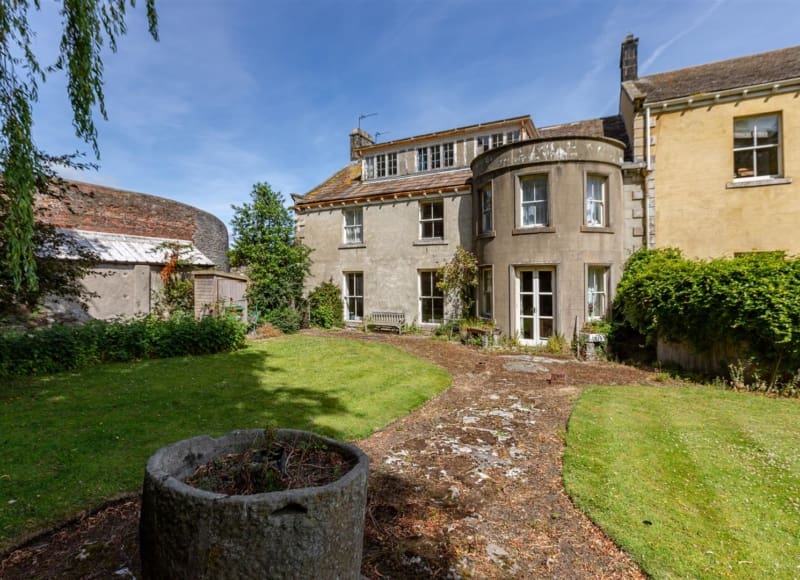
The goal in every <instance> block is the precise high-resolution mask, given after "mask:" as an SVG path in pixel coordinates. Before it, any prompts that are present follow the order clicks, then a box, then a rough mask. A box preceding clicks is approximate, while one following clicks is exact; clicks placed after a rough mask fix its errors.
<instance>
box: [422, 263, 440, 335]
mask: <svg viewBox="0 0 800 580" xmlns="http://www.w3.org/2000/svg"><path fill="white" fill-rule="evenodd" d="M417 280H418V284H419V319H420V321H421V322H422V323H423V324H441V323H442V322H443V321H444V292H442V291H441V290H440V289H439V288H438V287H437V284H438V283H439V272H438V271H437V270H419V271H418V275H417ZM426 301H429V302H430V311H431V314H432V318H430V319H429V320H426V319H425V316H424V313H425V308H424V306H423V304H424V303H425V302H426ZM437 304H438V305H439V312H440V313H441V318H436V317H435V315H436V305H437Z"/></svg>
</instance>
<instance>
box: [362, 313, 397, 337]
mask: <svg viewBox="0 0 800 580" xmlns="http://www.w3.org/2000/svg"><path fill="white" fill-rule="evenodd" d="M405 323H406V315H405V314H403V313H402V312H370V313H369V314H368V315H367V316H366V317H365V318H364V331H365V332H366V330H367V328H368V327H370V326H374V327H376V328H396V329H397V334H403V326H405Z"/></svg>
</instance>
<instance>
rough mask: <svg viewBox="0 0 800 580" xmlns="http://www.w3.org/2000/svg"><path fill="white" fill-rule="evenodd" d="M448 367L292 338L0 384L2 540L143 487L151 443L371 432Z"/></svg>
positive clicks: (385, 350) (390, 351)
mask: <svg viewBox="0 0 800 580" xmlns="http://www.w3.org/2000/svg"><path fill="white" fill-rule="evenodd" d="M449 384H450V376H449V375H448V374H447V373H446V372H445V371H444V370H442V369H441V368H439V367H436V366H433V365H431V364H429V363H427V362H424V361H422V360H420V359H418V358H415V357H413V356H411V355H408V354H405V353H403V352H400V351H398V350H396V349H394V348H392V347H389V346H386V345H381V344H367V343H361V342H358V341H351V340H340V339H335V338H316V337H307V336H299V335H295V336H289V337H283V338H280V339H273V340H269V341H264V342H259V343H254V344H252V345H250V346H249V347H248V348H246V349H244V350H241V351H238V352H235V353H226V354H218V355H210V356H201V357H181V358H174V359H162V360H150V361H143V362H138V363H129V364H109V365H103V366H99V367H95V368H91V369H88V370H84V371H81V372H73V373H63V374H59V375H50V376H45V377H38V378H32V379H25V380H19V381H16V382H14V383H12V384H10V385H3V386H2V387H0V458H1V459H0V548H2V547H3V546H4V545H7V544H8V543H9V541H10V540H11V539H12V538H14V537H16V536H18V535H20V534H22V533H24V532H30V531H32V530H35V529H37V528H40V527H42V526H44V525H47V524H51V523H53V522H56V521H58V520H60V519H63V518H64V517H66V516H69V515H70V514H73V513H76V512H78V511H80V510H82V509H85V508H89V507H91V506H93V505H96V504H97V503H99V502H100V501H101V500H102V499H103V498H107V497H109V496H111V495H114V494H116V493H119V492H125V491H132V490H137V489H138V488H139V487H140V485H141V481H142V477H143V473H144V464H145V462H146V461H147V458H148V457H149V456H150V455H152V453H153V452H154V451H156V449H158V448H160V447H162V446H164V445H167V444H169V443H172V442H174V441H178V440H180V439H184V438H187V437H191V436H195V435H200V434H209V435H213V436H218V435H221V434H223V433H226V432H228V431H231V430H233V429H245V428H261V427H265V426H267V425H275V426H280V427H294V428H300V429H311V430H314V431H316V432H318V433H323V434H326V435H329V436H332V437H335V438H338V439H344V440H351V439H357V438H360V437H364V436H366V435H368V434H369V433H371V432H372V431H374V430H376V429H380V428H381V427H383V426H384V425H386V424H387V423H388V422H390V421H392V420H393V419H395V418H397V417H399V416H402V415H404V414H406V413H408V412H409V411H411V410H412V409H414V408H415V407H417V406H419V405H420V404H422V403H423V402H424V401H426V400H428V399H429V398H431V397H432V396H434V395H436V394H437V393H439V392H441V391H442V390H444V389H445V388H447V386H449Z"/></svg>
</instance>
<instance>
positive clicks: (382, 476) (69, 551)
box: [0, 332, 651, 579]
mask: <svg viewBox="0 0 800 580" xmlns="http://www.w3.org/2000/svg"><path fill="white" fill-rule="evenodd" d="M318 334H319V333H318ZM337 335H338V336H343V337H347V338H352V339H355V340H368V341H379V342H385V343H388V344H392V345H394V346H396V347H398V348H401V349H403V350H405V351H408V352H410V353H412V354H415V355H417V356H420V357H422V358H424V359H427V360H430V361H431V362H433V363H435V364H438V365H440V366H442V367H444V368H445V369H447V370H448V371H449V372H450V373H451V374H452V376H453V386H452V387H451V388H450V389H448V390H447V391H446V392H444V393H442V394H441V395H440V396H439V397H437V398H435V399H433V400H431V401H429V402H428V403H426V404H425V405H423V406H422V407H420V408H419V409H417V410H416V411H414V412H413V413H411V414H410V415H408V416H406V417H403V418H402V419H399V420H397V421H395V422H394V423H392V424H390V425H389V426H387V427H386V428H385V429H383V430H381V431H379V432H377V433H374V434H373V435H371V436H370V437H368V438H366V439H364V440H362V441H358V442H356V444H357V445H358V446H359V447H361V448H362V449H363V450H364V451H365V452H366V453H367V455H368V456H369V457H370V461H371V465H370V472H371V473H370V480H369V501H368V508H367V518H366V532H365V543H364V562H363V566H362V573H363V574H364V575H365V576H366V577H368V578H373V579H380V578H408V577H413V576H417V577H424V578H458V577H474V578H504V577H520V578H523V577H544V576H547V577H558V578H598V577H603V578H642V577H643V575H642V573H641V571H640V570H639V569H638V568H637V566H636V565H635V564H634V563H633V561H632V560H631V559H630V558H629V557H628V556H627V555H626V554H625V553H623V552H622V551H620V550H619V549H618V548H617V547H616V546H615V544H614V543H613V542H612V541H611V540H609V539H608V538H607V537H606V536H605V535H604V534H603V533H602V532H601V531H600V530H599V529H598V528H597V527H596V526H595V525H594V524H593V523H592V522H591V521H590V520H589V519H588V518H587V517H586V516H584V515H583V513H582V512H580V511H579V510H578V509H576V508H575V507H574V506H573V504H572V502H571V501H570V499H569V497H568V496H567V495H566V493H565V492H564V489H563V485H562V480H561V456H562V453H563V450H564V435H565V432H566V426H567V420H568V418H569V414H570V411H571V409H572V406H573V403H574V402H575V400H576V399H577V397H578V395H579V394H580V392H581V389H582V388H583V386H584V385H589V384H607V385H615V384H616V385H624V384H642V383H647V382H648V379H649V378H650V376H651V375H649V374H648V373H646V372H644V371H641V370H638V369H634V368H630V367H625V366H621V365H615V364H610V363H582V362H578V361H574V360H568V359H560V360H559V359H548V358H544V357H533V356H530V355H525V354H518V355H514V354H508V353H503V354H498V353H492V352H486V351H480V350H476V349H474V348H469V347H465V346H462V345H458V344H453V343H447V342H443V341H438V340H432V339H430V338H427V337H420V336H396V335H389V334H382V333H374V334H368V335H364V334H362V333H360V332H341V333H337ZM138 510H139V502H138V498H136V497H134V498H125V499H123V500H120V501H118V502H116V503H113V504H111V505H108V506H106V507H105V508H104V509H101V510H100V511H97V512H95V513H93V514H90V515H87V516H85V517H83V518H80V519H78V520H76V521H73V522H71V523H69V524H67V525H66V526H64V527H61V528H58V529H56V530H53V531H50V532H48V533H45V534H43V535H40V536H38V537H36V538H34V539H33V540H31V541H28V542H27V543H26V544H24V545H22V546H20V547H18V548H17V549H16V550H15V551H13V552H11V553H6V554H3V555H0V578H9V579H11V578H26V579H27V578H32V577H37V578H39V577H47V578H133V577H139V576H140V564H139V561H138V537H137V532H138V513H139V512H138Z"/></svg>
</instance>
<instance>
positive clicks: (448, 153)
mask: <svg viewBox="0 0 800 580" xmlns="http://www.w3.org/2000/svg"><path fill="white" fill-rule="evenodd" d="M440 147H441V148H442V167H455V164H456V145H455V143H452V142H451V143H442V144H441V145H440Z"/></svg>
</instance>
